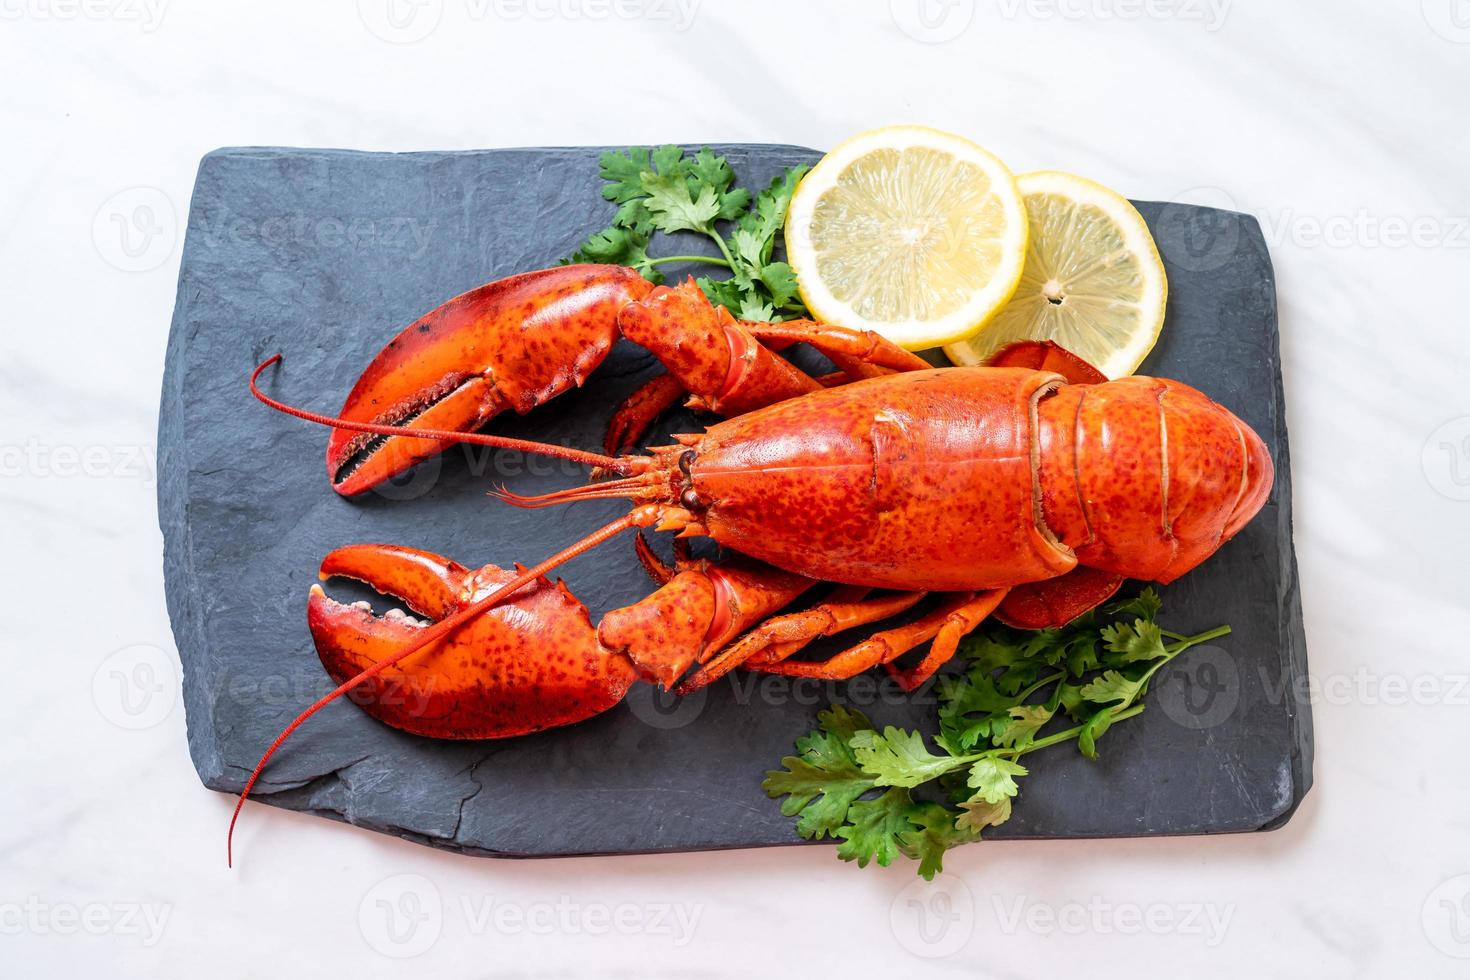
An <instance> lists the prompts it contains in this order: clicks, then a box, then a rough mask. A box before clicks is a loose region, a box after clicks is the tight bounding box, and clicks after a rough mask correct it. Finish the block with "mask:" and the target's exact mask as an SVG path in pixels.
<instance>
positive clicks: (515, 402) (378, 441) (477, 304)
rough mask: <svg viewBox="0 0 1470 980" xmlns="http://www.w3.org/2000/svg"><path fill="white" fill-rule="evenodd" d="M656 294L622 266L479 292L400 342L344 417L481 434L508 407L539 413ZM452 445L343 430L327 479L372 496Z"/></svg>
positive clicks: (571, 269)
mask: <svg viewBox="0 0 1470 980" xmlns="http://www.w3.org/2000/svg"><path fill="white" fill-rule="evenodd" d="M652 288H653V287H652V286H651V285H650V284H649V283H648V282H647V281H646V280H645V279H643V277H642V276H640V275H639V274H638V273H637V272H635V271H633V270H632V269H628V268H624V267H622V266H610V265H568V266H559V267H556V268H552V269H544V270H541V271H539V272H528V273H525V274H523V275H518V276H511V277H510V278H508V279H499V280H496V281H495V282H491V283H487V284H485V285H483V286H479V287H477V288H475V289H472V290H470V291H469V292H467V293H464V294H463V295H460V296H456V297H455V298H454V299H451V300H450V301H449V302H447V303H445V304H444V305H442V306H440V307H438V308H437V309H435V310H431V311H430V312H428V313H426V314H424V315H423V316H422V317H420V318H419V319H418V320H417V321H415V322H414V323H412V324H410V325H409V326H408V327H406V328H405V329H404V330H403V331H402V332H401V333H400V334H399V335H398V336H397V337H394V338H393V339H392V340H391V341H389V342H388V345H387V346H386V347H384V348H383V349H382V351H380V352H379V353H378V355H377V357H375V358H374V359H373V361H372V363H371V364H369V365H368V367H367V370H365V371H364V372H363V373H362V376H361V377H360V378H359V379H358V381H357V384H356V385H355V386H354V387H353V389H352V392H351V393H350V394H349V395H348V396H347V401H346V402H345V403H344V404H343V406H342V411H341V413H340V416H341V417H342V418H343V419H346V420H348V421H353V422H369V423H375V424H379V425H398V426H406V427H408V428H417V429H442V430H450V431H455V432H471V431H474V430H475V429H478V428H479V427H480V426H482V425H484V424H485V423H486V422H488V421H490V420H491V419H492V418H494V417H495V416H496V415H498V414H500V413H501V412H503V411H505V410H506V409H514V410H515V411H516V412H519V413H525V412H529V411H530V410H531V409H532V408H535V407H536V406H537V405H539V404H541V403H542V402H545V401H546V400H548V399H550V398H553V397H555V396H556V395H559V394H561V393H562V392H563V391H566V390H567V389H568V388H570V387H571V386H573V385H580V384H581V383H582V382H583V381H584V380H585V379H586V377H587V375H589V374H591V373H592V371H593V370H594V369H595V368H596V367H597V366H598V365H599V364H601V363H602V360H603V358H605V357H606V356H607V352H608V351H609V350H610V349H611V348H612V345H613V343H614V341H616V340H617V337H618V330H617V315H618V312H619V311H620V310H621V309H623V307H625V306H627V305H628V304H629V303H631V302H633V301H634V300H637V299H640V298H642V297H643V296H645V295H647V293H648V292H649V290H651V289H652ZM452 443H453V440H449V439H426V438H417V437H413V436H386V437H384V436H375V435H371V434H368V433H362V432H353V431H350V430H347V429H333V430H332V436H331V439H330V441H329V442H328V443H327V475H328V477H329V478H330V479H331V481H332V487H333V488H334V489H335V490H336V491H337V492H338V493H340V494H343V495H344V496H346V495H351V494H356V493H361V492H362V491H364V490H368V489H370V488H372V487H374V486H376V485H378V484H379V483H382V482H383V481H384V480H387V479H390V478H391V477H394V476H397V475H398V474H399V473H402V472H403V471H405V470H407V469H408V468H410V467H411V466H413V465H414V464H415V463H417V462H419V461H420V460H422V459H426V458H428V457H430V456H433V455H436V454H437V453H440V452H443V451H444V450H445V449H446V448H448V447H449V446H450V445H451V444H452Z"/></svg>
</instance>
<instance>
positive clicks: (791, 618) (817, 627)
mask: <svg viewBox="0 0 1470 980" xmlns="http://www.w3.org/2000/svg"><path fill="white" fill-rule="evenodd" d="M922 598H924V593H923V592H899V593H895V594H892V595H885V596H880V597H879V598H876V599H865V600H861V601H858V602H831V601H828V602H823V603H820V604H818V605H815V606H812V607H811V608H810V609H804V610H802V611H801V612H795V613H788V614H787V615H784V616H777V617H775V618H774V619H768V620H766V621H765V622H764V623H761V624H760V625H759V626H757V627H756V628H755V629H753V630H751V631H750V632H749V633H747V634H745V635H744V636H742V637H741V638H740V639H739V640H737V641H735V642H734V643H732V644H731V645H730V646H728V647H726V648H725V649H724V650H722V651H720V653H719V655H718V656H716V657H715V658H714V659H713V660H711V661H710V662H709V663H708V664H706V665H705V667H704V669H702V670H701V671H700V672H699V673H698V674H696V675H695V676H694V677H692V678H690V679H689V680H688V681H687V682H685V683H684V684H683V685H682V686H681V687H680V688H679V691H678V693H680V694H688V693H690V692H692V691H697V690H699V689H700V688H701V687H704V686H706V685H708V684H710V683H711V682H713V681H716V680H718V679H719V678H721V677H723V676H724V675H725V674H727V673H729V672H730V671H731V670H733V669H734V668H736V667H738V666H740V665H741V664H743V663H745V662H746V661H747V660H749V659H750V658H751V657H753V656H755V655H756V654H758V653H761V652H762V651H764V650H767V649H770V648H771V647H774V646H789V647H790V649H789V650H787V651H785V655H786V656H789V655H790V654H792V653H795V652H796V651H797V650H799V649H800V648H801V646H804V645H805V644H807V643H809V642H811V641H812V640H814V639H816V638H817V637H820V636H831V635H832V634H833V633H840V632H842V631H843V630H849V629H852V628H854V627H857V626H862V625H865V624H867V623H873V622H877V621H878V620H880V619H887V618H888V617H889V616H895V615H897V614H898V613H901V612H903V611H904V610H906V609H911V608H913V606H914V604H915V603H917V602H918V601H919V600H920V599H922Z"/></svg>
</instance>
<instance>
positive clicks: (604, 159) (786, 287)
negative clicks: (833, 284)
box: [566, 146, 809, 321]
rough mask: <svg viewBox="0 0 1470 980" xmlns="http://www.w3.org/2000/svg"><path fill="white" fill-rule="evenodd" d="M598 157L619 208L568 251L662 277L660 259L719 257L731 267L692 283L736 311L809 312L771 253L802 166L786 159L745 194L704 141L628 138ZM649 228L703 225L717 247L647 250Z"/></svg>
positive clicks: (753, 316) (606, 191) (757, 314)
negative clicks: (686, 146)
mask: <svg viewBox="0 0 1470 980" xmlns="http://www.w3.org/2000/svg"><path fill="white" fill-rule="evenodd" d="M598 163H599V166H600V170H599V173H600V174H601V176H602V178H603V180H605V181H607V184H606V186H604V187H603V189H602V196H603V197H604V198H606V199H607V200H609V201H611V202H612V203H614V204H616V205H617V206H618V210H617V213H616V214H615V215H614V216H613V219H612V223H611V224H610V225H609V226H608V227H607V228H604V229H603V230H602V231H599V232H597V233H596V234H594V235H591V236H589V237H588V238H587V240H586V241H584V242H583V243H582V245H581V247H580V248H578V249H577V251H576V252H574V253H572V255H571V256H570V257H569V258H568V259H567V260H566V261H568V262H597V263H607V264H611V265H626V266H631V267H632V268H634V269H637V270H638V271H639V272H640V273H642V274H643V276H644V277H645V278H646V279H648V280H649V281H650V282H655V283H661V282H663V281H664V277H663V274H662V273H661V272H660V271H659V269H658V267H659V266H661V265H666V264H669V263H676V262H677V263H683V264H688V263H698V264H705V265H712V266H717V267H719V268H721V269H724V270H726V271H727V272H728V276H727V277H723V278H718V279H716V278H712V277H710V276H701V277H700V278H699V279H698V280H696V281H697V282H698V284H699V288H700V289H702V290H703V291H704V294H705V295H706V296H708V297H709V299H710V302H712V303H715V304H717V305H720V306H725V307H727V308H728V309H729V310H730V312H731V313H733V314H735V316H737V317H739V318H740V319H742V320H763V321H764V320H783V319H787V318H790V317H800V316H805V315H806V307H805V306H803V305H802V303H801V300H800V299H799V298H798V296H797V292H796V275H795V274H794V273H793V272H792V271H791V266H789V265H787V264H786V263H785V262H784V261H777V260H775V258H774V256H775V252H776V248H777V241H776V240H777V237H778V233H779V232H780V231H781V228H782V226H783V225H784V224H785V223H786V211H787V209H788V208H789V207H790V205H791V195H792V194H793V193H794V192H795V191H796V185H797V183H798V182H799V181H800V180H801V178H802V176H803V175H804V174H805V173H806V172H807V170H808V169H809V168H807V167H804V166H802V167H792V168H791V169H789V170H787V171H786V172H785V173H783V174H782V175H781V176H779V177H777V178H776V179H775V180H773V181H771V184H770V186H768V187H767V188H765V189H764V190H762V191H761V192H760V193H759V194H756V195H755V196H754V197H753V198H752V196H751V193H750V191H748V190H746V189H745V188H743V187H736V186H735V172H734V171H733V170H732V169H731V167H730V162H729V161H728V160H726V159H725V158H724V157H722V156H720V155H719V154H717V153H715V152H713V151H712V150H710V149H709V148H708V147H705V148H704V149H702V150H700V151H699V152H698V153H696V154H694V155H693V156H692V157H686V156H685V154H684V151H683V149H681V148H680V147H677V146H661V147H658V148H657V149H653V150H649V149H646V148H642V147H635V148H633V149H629V150H626V151H624V152H622V153H617V152H609V153H604V154H603V155H602V156H601V158H600V159H599V161H598ZM655 232H664V233H665V234H674V233H676V232H696V233H698V234H702V235H705V236H707V237H708V238H710V240H712V241H713V242H714V243H715V246H716V247H717V248H718V249H719V253H720V254H719V255H718V256H714V255H663V256H658V257H654V256H651V255H649V252H648V249H649V245H650V243H651V242H652V241H653V236H654V233H655Z"/></svg>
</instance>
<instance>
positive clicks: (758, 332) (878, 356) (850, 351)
mask: <svg viewBox="0 0 1470 980" xmlns="http://www.w3.org/2000/svg"><path fill="white" fill-rule="evenodd" d="M741 326H743V327H745V328H746V329H747V330H749V331H750V332H751V333H752V334H753V335H754V336H755V338H756V339H757V340H759V341H761V342H762V343H764V344H766V345H767V346H770V345H771V344H772V342H775V341H780V342H783V343H788V344H789V343H805V344H810V345H811V346H813V347H815V348H816V349H817V350H819V351H821V352H822V353H823V354H825V355H827V357H828V358H829V359H830V360H831V361H832V363H833V364H836V365H837V366H838V367H839V368H841V369H842V370H843V372H844V373H846V374H847V375H848V377H850V378H851V379H852V380H854V381H856V380H859V379H861V378H871V377H876V376H877V375H879V374H888V373H891V372H894V371H927V370H928V369H929V368H931V367H933V365H932V364H930V363H929V362H928V361H925V360H924V359H923V358H922V357H920V356H919V355H917V354H915V353H913V352H911V351H907V350H904V349H903V348H902V347H899V346H898V345H897V344H895V343H893V341H891V340H888V339H886V338H884V337H882V336H880V335H879V334H876V333H873V331H871V330H852V329H849V328H847V327H839V326H836V325H834V324H830V323H817V322H815V321H812V320H784V321H782V322H781V323H742V324H741Z"/></svg>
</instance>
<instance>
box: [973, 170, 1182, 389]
mask: <svg viewBox="0 0 1470 980" xmlns="http://www.w3.org/2000/svg"><path fill="white" fill-rule="evenodd" d="M1016 183H1017V184H1019V185H1020V188H1021V193H1022V195H1024V197H1025V199H1026V212H1027V215H1028V217H1029V218H1030V223H1031V244H1030V247H1029V249H1028V250H1027V254H1026V270H1025V272H1023V273H1022V274H1021V285H1020V287H1019V288H1018V289H1017V290H1016V293H1015V295H1014V296H1013V297H1012V298H1011V301H1010V302H1009V303H1008V304H1006V306H1005V308H1004V309H1002V310H1001V311H1000V312H999V313H997V314H996V315H995V317H994V318H993V319H992V320H991V321H990V323H989V324H988V325H986V327H985V329H983V330H981V331H980V332H979V333H977V334H975V335H974V336H972V337H970V338H969V339H967V340H963V341H960V342H958V343H954V344H950V345H949V346H948V347H946V348H945V349H944V352H945V353H946V354H948V355H949V357H950V360H952V361H954V362H955V363H956V364H981V363H984V362H985V360H986V359H987V358H989V357H990V355H992V354H994V353H995V352H996V351H998V350H1000V349H1001V348H1002V347H1004V346H1006V345H1007V344H1010V343H1014V342H1015V341H1018V340H1054V341H1056V342H1057V343H1059V344H1061V345H1062V346H1063V347H1065V348H1067V349H1068V350H1069V351H1071V352H1072V353H1074V354H1076V355H1077V356H1079V357H1081V358H1082V359H1083V360H1085V361H1089V362H1091V363H1092V364H1093V365H1095V366H1096V367H1097V369H1098V370H1099V371H1101V372H1102V373H1103V374H1106V375H1107V376H1108V377H1109V378H1121V377H1123V376H1125V375H1129V374H1132V373H1133V372H1134V371H1136V370H1138V365H1140V364H1142V363H1143V359H1144V358H1145V357H1146V356H1148V352H1149V351H1151V350H1153V346H1154V344H1155V343H1156V342H1157V341H1158V339H1159V329H1160V328H1161V327H1162V326H1163V324H1164V304H1165V301H1166V300H1167V299H1168V295H1169V283H1168V280H1167V279H1166V278H1165V277H1164V263H1163V260H1162V259H1160V258H1159V250H1158V248H1157V246H1155V245H1154V239H1153V236H1152V235H1151V234H1149V230H1148V225H1146V224H1145V223H1144V221H1143V216H1142V215H1140V214H1139V213H1138V211H1137V210H1136V209H1135V208H1134V207H1133V205H1132V204H1129V203H1128V200H1127V198H1125V197H1123V196H1122V195H1120V194H1118V193H1116V192H1114V191H1110V190H1108V189H1107V188H1106V187H1104V186H1102V185H1101V184H1098V183H1094V182H1093V181H1090V180H1087V179H1086V178H1083V177H1077V176H1074V175H1072V174H1064V173H1058V172H1056V171H1050V170H1048V171H1043V172H1041V173H1034V174H1023V175H1021V176H1020V177H1018V178H1016Z"/></svg>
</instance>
